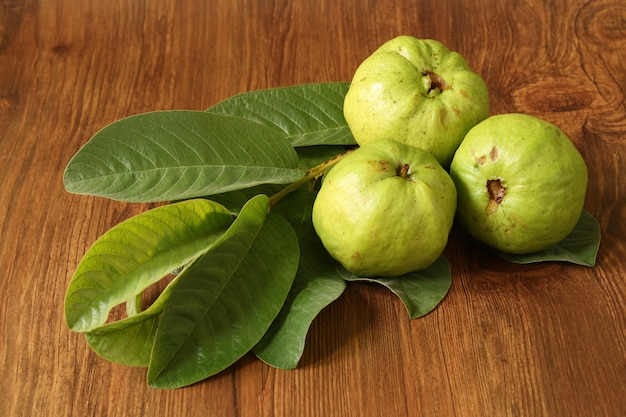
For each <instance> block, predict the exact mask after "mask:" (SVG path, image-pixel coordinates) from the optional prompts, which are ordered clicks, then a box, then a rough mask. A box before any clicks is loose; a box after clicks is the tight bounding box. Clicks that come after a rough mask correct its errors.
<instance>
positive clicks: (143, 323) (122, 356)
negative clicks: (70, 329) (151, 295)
mask: <svg viewBox="0 0 626 417" xmlns="http://www.w3.org/2000/svg"><path fill="white" fill-rule="evenodd" d="M175 282H176V279H175V280H174V281H172V282H171V283H170V284H169V285H168V286H167V287H166V288H165V289H164V290H163V292H162V293H161V294H160V295H159V297H158V298H157V299H156V301H154V302H153V303H152V305H151V306H150V307H148V308H147V309H146V310H145V311H142V312H140V313H138V314H136V315H134V316H131V317H128V318H126V319H123V320H118V321H115V322H113V323H108V324H105V325H103V326H100V327H97V328H95V329H93V330H91V331H89V332H87V333H85V339H86V340H87V344H88V345H89V347H91V349H92V350H93V351H94V352H96V353H97V354H98V355H99V356H101V357H103V358H104V359H106V360H109V361H111V362H115V363H119V364H122V365H126V366H141V367H147V366H148V364H149V363H150V355H151V353H152V345H153V343H154V337H155V335H156V331H157V326H158V324H159V319H160V318H161V312H162V311H163V307H164V306H165V301H166V300H167V299H168V298H169V294H170V293H171V289H172V286H173V285H174V283H175Z"/></svg>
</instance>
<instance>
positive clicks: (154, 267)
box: [65, 199, 233, 332]
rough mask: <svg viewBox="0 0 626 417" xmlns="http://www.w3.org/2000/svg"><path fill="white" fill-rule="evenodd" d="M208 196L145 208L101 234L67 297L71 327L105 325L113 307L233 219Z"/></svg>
mask: <svg viewBox="0 0 626 417" xmlns="http://www.w3.org/2000/svg"><path fill="white" fill-rule="evenodd" d="M232 221H233V218H232V215H231V214H230V212H229V211H228V210H227V209H226V208H224V207H223V206H221V205H219V204H217V203H214V202H211V201H208V200H199V199H197V200H187V201H183V202H179V203H176V204H170V205H166V206H161V207H158V208H154V209H152V210H148V211H145V212H143V213H141V214H138V215H137V216H134V217H132V218H130V219H127V220H125V221H123V222H122V223H120V224H118V225H116V226H114V227H113V228H111V229H110V230H109V231H108V232H106V233H105V234H104V235H102V236H101V237H100V238H99V239H98V240H96V242H95V243H94V244H93V245H92V246H91V248H89V250H88V251H87V253H85V255H84V256H83V258H82V260H81V261H80V263H79V264H78V267H77V268H76V271H75V273H74V276H73V277H72V280H71V281H70V284H69V286H68V289H67V293H66V297H65V320H66V323H67V325H68V326H69V327H70V328H71V329H72V330H74V331H77V332H83V331H89V330H92V329H94V328H96V327H98V326H101V325H102V324H104V323H105V322H106V320H107V317H108V314H109V312H110V311H111V309H112V308H113V307H114V306H116V305H118V304H120V303H123V302H126V301H128V300H130V299H132V298H134V297H135V296H136V295H137V294H140V293H141V292H142V291H143V290H144V289H145V288H147V287H148V286H150V285H151V284H153V283H155V282H156V281H158V280H160V279H161V278H162V277H164V276H165V275H167V274H168V273H170V272H172V271H174V270H175V269H177V268H179V267H181V266H182V265H185V264H186V263H188V262H190V261H191V260H193V259H194V258H196V257H198V256H199V255H200V254H202V253H203V252H204V251H206V250H207V248H208V247H210V246H211V244H213V243H214V242H215V241H217V239H218V238H219V237H220V236H221V235H222V234H223V233H224V232H225V231H226V229H227V228H228V227H229V225H230V224H231V223H232Z"/></svg>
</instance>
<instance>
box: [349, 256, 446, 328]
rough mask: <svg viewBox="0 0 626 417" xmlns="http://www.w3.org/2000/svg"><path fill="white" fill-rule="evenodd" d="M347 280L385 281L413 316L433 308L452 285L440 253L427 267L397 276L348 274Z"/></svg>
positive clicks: (444, 260) (411, 316) (422, 314)
mask: <svg viewBox="0 0 626 417" xmlns="http://www.w3.org/2000/svg"><path fill="white" fill-rule="evenodd" d="M346 280H348V281H365V282H374V283H377V284H381V285H384V286H385V287H387V288H389V289H390V290H391V291H392V292H393V293H394V294H396V295H397V296H398V297H400V299H401V300H402V302H403V303H404V306H405V307H406V309H407V312H408V313H409V317H410V318H412V319H415V318H418V317H422V316H424V315H426V314H428V313H430V312H431V311H433V310H434V309H435V307H437V305H439V303H440V302H441V300H443V298H444V297H445V296H446V294H447V293H448V290H449V289H450V286H451V285H452V276H451V273H450V265H449V264H448V260H447V259H446V258H445V257H444V256H443V255H441V256H440V257H439V259H437V260H436V261H435V263H433V264H432V265H431V266H429V267H428V268H426V269H424V270H422V271H417V272H410V273H408V274H406V275H402V276H400V277H397V278H363V277H357V276H355V275H349V274H348V275H347V276H346Z"/></svg>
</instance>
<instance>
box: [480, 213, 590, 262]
mask: <svg viewBox="0 0 626 417" xmlns="http://www.w3.org/2000/svg"><path fill="white" fill-rule="evenodd" d="M600 239H601V236H600V224H599V223H598V221H597V220H596V219H595V218H594V217H593V216H592V215H591V214H589V213H588V212H587V211H585V210H583V212H582V214H581V216H580V220H578V223H577V224H576V227H575V228H574V230H573V231H572V232H571V233H570V234H569V235H568V236H567V237H566V238H565V239H563V240H562V241H560V242H559V243H557V244H556V245H555V246H553V247H551V248H548V249H546V250H544V251H541V252H537V253H531V254H527V255H513V254H507V253H503V252H500V251H496V250H493V249H492V250H493V251H494V252H495V253H497V254H498V255H500V256H501V257H502V258H504V259H506V260H507V261H509V262H513V263H518V264H528V263H534V262H547V261H562V262H570V263H573V264H577V265H583V266H589V267H592V266H594V265H595V264H596V256H597V255H598V249H599V248H600Z"/></svg>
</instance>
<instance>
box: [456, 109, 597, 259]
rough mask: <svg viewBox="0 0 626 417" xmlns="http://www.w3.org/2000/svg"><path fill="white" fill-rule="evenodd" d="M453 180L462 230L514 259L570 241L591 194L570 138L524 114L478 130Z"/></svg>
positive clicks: (461, 152) (463, 148)
mask: <svg viewBox="0 0 626 417" xmlns="http://www.w3.org/2000/svg"><path fill="white" fill-rule="evenodd" d="M450 175H451V176H452V179H453V180H454V183H455V185H456V189H457V192H458V209H457V217H458V220H459V223H460V224H461V226H462V227H463V228H464V229H465V230H467V232H468V233H469V234H470V235H471V236H473V237H474V238H475V239H477V240H478V241H480V242H483V243H485V244H486V245H488V246H491V247H493V248H495V249H498V250H500V251H502V252H506V253H512V254H525V253H533V252H538V251H541V250H544V249H547V248H549V247H551V246H553V245H555V244H556V243H558V242H559V241H561V240H562V239H563V238H565V237H566V236H567V235H568V234H569V233H570V232H571V231H572V230H573V229H574V227H575V226H576V224H577V222H578V220H579V218H580V216H581V214H582V210H583V204H584V201H585V194H586V191H587V166H586V164H585V161H584V160H583V157H582V156H581V154H580V153H579V152H578V150H577V149H576V147H575V146H574V144H573V143H572V142H571V141H570V139H569V138H568V137H567V136H566V135H565V133H564V132H563V131H562V130H561V129H559V128H558V127H557V126H555V125H554V124H552V123H549V122H547V121H544V120H542V119H539V118H537V117H534V116H530V115H526V114H519V113H510V114H501V115H497V116H492V117H490V118H488V119H486V120H485V121H483V122H481V123H479V124H478V125H476V126H475V127H474V128H472V129H471V130H470V131H469V132H468V134H467V136H466V137H465V139H464V140H463V142H462V143H461V145H460V146H459V148H458V150H457V151H456V154H455V155H454V159H453V160H452V164H451V166H450Z"/></svg>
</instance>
